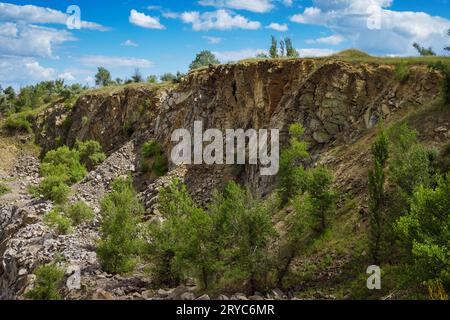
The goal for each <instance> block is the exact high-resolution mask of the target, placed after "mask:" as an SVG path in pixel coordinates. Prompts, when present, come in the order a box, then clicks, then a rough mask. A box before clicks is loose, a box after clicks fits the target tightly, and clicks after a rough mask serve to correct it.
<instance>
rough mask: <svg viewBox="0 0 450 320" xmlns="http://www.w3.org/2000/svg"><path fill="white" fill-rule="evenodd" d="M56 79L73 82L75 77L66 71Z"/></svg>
mask: <svg viewBox="0 0 450 320" xmlns="http://www.w3.org/2000/svg"><path fill="white" fill-rule="evenodd" d="M58 79H63V80H66V81H74V80H75V76H74V75H73V74H72V73H71V72H69V71H66V72H63V73H60V74H58Z"/></svg>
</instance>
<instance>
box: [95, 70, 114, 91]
mask: <svg viewBox="0 0 450 320" xmlns="http://www.w3.org/2000/svg"><path fill="white" fill-rule="evenodd" d="M95 84H96V85H97V86H100V87H106V86H109V85H111V84H112V81H111V73H110V72H109V71H108V70H107V69H106V68H104V67H99V68H98V69H97V73H96V74H95Z"/></svg>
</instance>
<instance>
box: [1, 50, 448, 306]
mask: <svg viewBox="0 0 450 320" xmlns="http://www.w3.org/2000/svg"><path fill="white" fill-rule="evenodd" d="M434 59H437V58H433V60H432V61H431V60H430V61H428V60H426V59H425V60H422V61H415V60H414V59H411V60H410V61H404V60H397V61H395V59H385V60H384V59H380V58H372V57H370V56H369V57H366V56H357V57H347V56H335V57H332V58H329V59H279V60H267V59H255V60H249V61H242V62H240V63H235V64H227V65H218V66H210V67H207V68H203V69H200V70H196V71H193V72H191V73H190V74H188V75H187V76H186V77H185V78H184V79H183V80H182V81H181V83H180V84H177V85H162V84H130V85H123V86H113V87H106V88H101V89H98V90H89V91H86V92H84V93H82V94H81V96H80V97H79V98H78V99H77V100H76V101H75V102H74V104H73V106H72V105H70V106H67V104H65V103H61V102H58V101H56V102H52V103H51V104H50V105H49V106H46V107H45V108H42V110H38V112H34V113H33V114H32V116H31V118H32V121H33V132H32V133H31V134H26V133H15V134H11V133H8V132H7V131H6V130H4V131H3V132H2V135H1V138H0V145H1V148H2V153H1V154H0V159H1V167H0V181H1V183H2V184H4V185H5V186H6V187H7V188H8V190H9V192H7V193H6V194H5V195H2V196H0V262H1V263H0V289H1V295H0V298H17V299H22V298H24V293H25V292H27V291H29V290H30V289H31V288H33V285H34V283H35V279H36V276H35V275H34V273H35V270H36V268H37V267H38V266H41V265H45V264H47V263H50V262H54V261H62V262H63V263H61V265H63V266H64V269H65V270H64V271H65V272H66V278H67V277H69V278H70V275H71V272H74V270H78V271H79V272H80V274H81V278H80V279H81V289H80V290H78V289H74V288H73V287H71V286H70V285H69V286H67V285H64V286H63V288H62V290H61V294H62V296H63V297H64V298H66V299H84V298H86V299H151V298H155V299H166V298H169V299H170V298H180V297H182V298H186V299H193V298H195V297H199V296H202V295H203V294H208V297H211V298H224V297H227V298H230V297H231V298H234V299H247V298H253V299H258V298H261V299H262V298H277V299H287V298H291V299H292V298H302V299H303V298H304V299H372V298H376V299H379V298H385V299H403V298H411V297H419V298H427V287H426V286H422V285H421V284H411V283H407V284H406V285H404V284H403V282H404V281H403V280H402V272H403V271H402V270H404V269H403V268H404V261H403V260H402V259H403V257H404V253H403V251H402V250H396V249H395V250H394V252H393V253H392V255H391V256H390V257H387V258H383V261H381V267H382V269H383V286H382V290H379V291H370V290H367V288H366V279H367V275H366V269H367V267H368V266H369V265H371V264H372V263H371V261H370V259H371V258H370V257H369V253H368V250H369V249H368V241H369V240H368V237H369V190H368V171H369V169H370V168H371V166H372V162H373V160H372V154H371V145H372V144H373V142H374V141H375V140H376V139H377V136H378V134H379V132H380V131H381V130H382V129H386V130H387V131H389V129H391V128H395V127H396V125H398V124H399V123H406V124H408V126H409V128H410V129H412V130H415V131H417V138H418V141H419V142H420V144H421V145H423V146H425V147H426V148H428V149H430V150H431V149H435V150H436V152H437V154H439V156H438V158H439V157H440V158H439V159H440V161H441V162H444V163H445V161H446V160H445V159H448V156H449V154H448V144H449V141H450V108H449V104H448V102H447V101H446V97H447V95H448V92H447V91H448V85H447V82H448V76H447V75H446V74H445V72H442V70H440V69H439V68H436V67H430V66H434V64H435V62H436V61H435V60H434ZM443 61H444V62H446V61H447V60H445V59H443ZM199 120H201V121H202V122H203V126H204V130H206V129H209V128H216V129H219V130H221V131H223V132H224V131H225V130H226V129H230V128H242V129H244V130H247V129H250V128H253V129H256V130H258V129H270V128H277V129H280V132H281V144H282V146H283V147H287V146H288V145H289V127H290V126H291V125H292V124H293V123H297V124H301V125H302V126H303V127H304V128H305V132H304V136H303V139H304V140H305V141H306V142H307V143H308V152H309V156H308V157H307V158H306V159H303V161H302V164H303V165H304V166H305V167H306V168H316V167H319V166H325V167H326V168H328V169H329V170H330V171H331V172H332V175H333V188H334V190H335V193H336V195H337V196H336V197H337V198H336V210H335V212H334V214H333V215H332V216H331V217H330V218H329V221H328V223H327V228H326V229H325V230H323V232H322V233H321V234H320V235H319V236H317V237H316V238H314V239H312V240H311V241H310V242H308V243H307V244H305V245H303V246H302V248H301V249H300V250H299V252H298V253H297V254H296V255H295V257H294V259H293V261H292V262H291V263H290V265H289V270H288V275H287V276H286V277H285V278H284V279H283V281H282V283H278V284H276V285H273V287H269V288H267V290H266V292H262V293H255V292H244V293H243V294H242V293H240V292H243V291H245V287H246V286H245V285H243V284H242V283H241V284H240V285H242V286H240V285H238V284H235V285H234V287H233V286H226V288H220V287H216V288H212V289H210V290H202V288H201V286H200V284H199V283H198V281H196V280H194V279H193V278H192V277H190V276H189V277H188V279H187V280H186V281H184V282H183V285H182V286H178V287H177V289H173V288H174V287H175V286H173V287H170V286H166V287H163V286H158V285H157V284H156V283H155V279H154V277H153V276H152V273H151V272H149V271H148V270H149V268H150V266H151V265H152V262H153V263H154V261H150V262H149V261H148V260H146V259H144V258H143V257H139V259H138V261H137V265H136V267H135V268H134V270H133V271H132V272H128V273H125V274H122V275H118V274H111V273H107V272H105V271H104V270H102V267H101V264H100V263H99V260H98V257H97V254H96V247H97V245H98V239H99V237H100V233H99V232H100V229H101V224H102V217H101V215H100V211H101V210H102V207H101V199H102V198H104V197H105V195H107V194H108V192H110V191H111V182H112V181H113V180H114V179H115V178H118V177H123V176H126V175H128V174H131V176H132V179H133V186H134V189H135V190H136V192H137V193H138V198H139V200H140V201H141V203H142V204H143V207H144V211H145V213H144V215H143V217H142V219H141V222H142V223H151V222H155V221H161V220H164V218H165V217H164V216H163V214H161V212H160V208H159V206H158V202H159V197H160V190H161V188H163V187H167V186H168V185H169V183H170V181H171V179H172V178H173V177H178V178H179V179H180V180H181V182H183V183H184V184H186V186H187V190H188V193H189V195H190V196H191V197H192V198H193V200H194V202H195V203H196V204H197V205H198V206H199V207H202V208H205V207H207V206H208V204H209V203H211V200H212V199H213V196H214V190H222V189H223V188H224V187H225V186H226V184H227V183H228V182H230V181H236V182H238V183H239V185H241V186H243V187H245V188H248V189H250V190H251V192H252V193H253V194H254V195H256V196H257V197H262V198H264V199H270V198H271V197H272V196H273V195H274V194H275V193H276V192H275V190H276V187H277V180H278V179H277V177H276V176H260V175H259V170H260V168H259V166H258V165H234V166H228V165H213V166H206V165H188V166H184V165H183V166H178V167H177V166H175V165H174V164H173V163H170V162H169V163H168V172H167V173H166V174H163V175H162V176H159V175H156V174H155V173H154V172H152V171H151V170H150V172H149V170H143V169H142V167H143V165H142V164H143V161H146V159H145V156H144V155H143V153H142V147H143V145H144V144H145V143H146V142H148V141H155V143H157V144H158V145H160V146H161V149H162V150H161V154H162V155H164V156H165V157H166V158H169V157H170V153H171V150H172V148H173V146H174V143H173V142H171V135H172V132H173V131H174V130H176V129H179V128H185V129H189V130H191V129H192V128H193V126H194V121H199ZM3 121H4V120H3ZM78 140H79V141H87V140H95V141H98V142H99V144H100V145H101V147H102V149H103V151H104V152H105V153H106V159H105V161H103V162H102V163H101V164H99V165H98V166H96V167H94V168H92V170H90V172H89V173H88V174H87V175H86V176H85V177H84V178H83V179H82V180H81V181H79V182H77V183H74V184H73V185H72V186H71V192H70V195H69V200H68V201H69V203H73V202H76V201H79V200H82V201H84V202H85V203H86V204H88V206H89V207H90V208H91V209H92V210H93V212H94V213H95V218H94V219H93V220H92V221H91V222H84V223H81V224H80V225H78V226H76V227H74V230H73V231H72V232H71V233H69V234H67V235H61V234H58V232H55V230H54V229H53V228H52V227H50V226H49V225H48V223H45V221H44V216H45V215H46V214H48V212H50V211H51V210H52V209H53V208H55V207H56V205H55V204H54V203H53V202H52V201H46V200H44V199H40V198H39V197H38V198H36V197H35V196H33V195H31V194H30V193H29V192H28V188H29V187H30V186H36V185H38V184H39V183H40V182H41V181H42V179H43V177H41V176H40V175H39V164H40V161H41V160H42V159H43V156H44V155H45V154H46V153H47V152H48V151H50V150H54V149H56V148H58V147H61V146H63V145H67V146H69V147H71V148H72V147H75V145H76V142H77V141H78ZM33 141H34V143H35V144H36V145H37V146H35V145H34V144H33ZM391 142H392V143H394V144H395V143H396V141H395V140H394V141H391ZM38 148H39V150H40V151H37V149H38ZM445 150H446V151H445ZM445 152H447V153H445ZM446 157H447V158H446ZM151 161H154V160H151ZM447 161H448V160H447ZM446 163H447V164H448V162H446ZM158 176H159V177H158ZM293 211H295V208H294V207H293V205H291V204H288V205H285V206H283V207H282V208H280V209H279V210H277V211H276V212H275V214H274V215H273V216H272V217H271V221H272V223H273V225H274V226H275V229H276V231H277V234H278V235H277V237H275V238H276V239H275V240H273V241H272V242H273V243H272V244H271V246H272V247H276V246H277V244H278V243H282V242H283V240H284V238H283V235H284V233H285V232H286V230H287V228H288V226H287V222H286V221H287V220H286V217H289V216H290V215H291V214H292V212H293ZM144 238H145V237H144ZM150 238H151V237H150ZM147 240H148V238H147ZM390 241H391V240H390ZM392 241H394V240H392ZM273 250H275V249H273ZM406 260H407V259H406ZM405 263H406V264H408V262H405Z"/></svg>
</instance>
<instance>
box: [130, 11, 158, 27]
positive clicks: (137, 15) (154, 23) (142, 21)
mask: <svg viewBox="0 0 450 320" xmlns="http://www.w3.org/2000/svg"><path fill="white" fill-rule="evenodd" d="M128 20H129V21H130V23H132V24H134V25H137V26H139V27H142V28H146V29H159V30H163V29H165V28H166V27H165V26H163V25H162V24H161V22H159V18H158V17H152V16H148V15H146V14H144V13H141V12H138V11H136V10H134V9H132V10H131V11H130V17H129V19H128Z"/></svg>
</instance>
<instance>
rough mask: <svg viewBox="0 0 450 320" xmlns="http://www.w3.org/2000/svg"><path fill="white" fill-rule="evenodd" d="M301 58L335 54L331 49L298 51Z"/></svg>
mask: <svg viewBox="0 0 450 320" xmlns="http://www.w3.org/2000/svg"><path fill="white" fill-rule="evenodd" d="M297 52H298V54H299V55H300V57H326V56H330V55H332V54H333V53H335V51H334V50H331V49H317V48H309V49H297Z"/></svg>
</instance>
